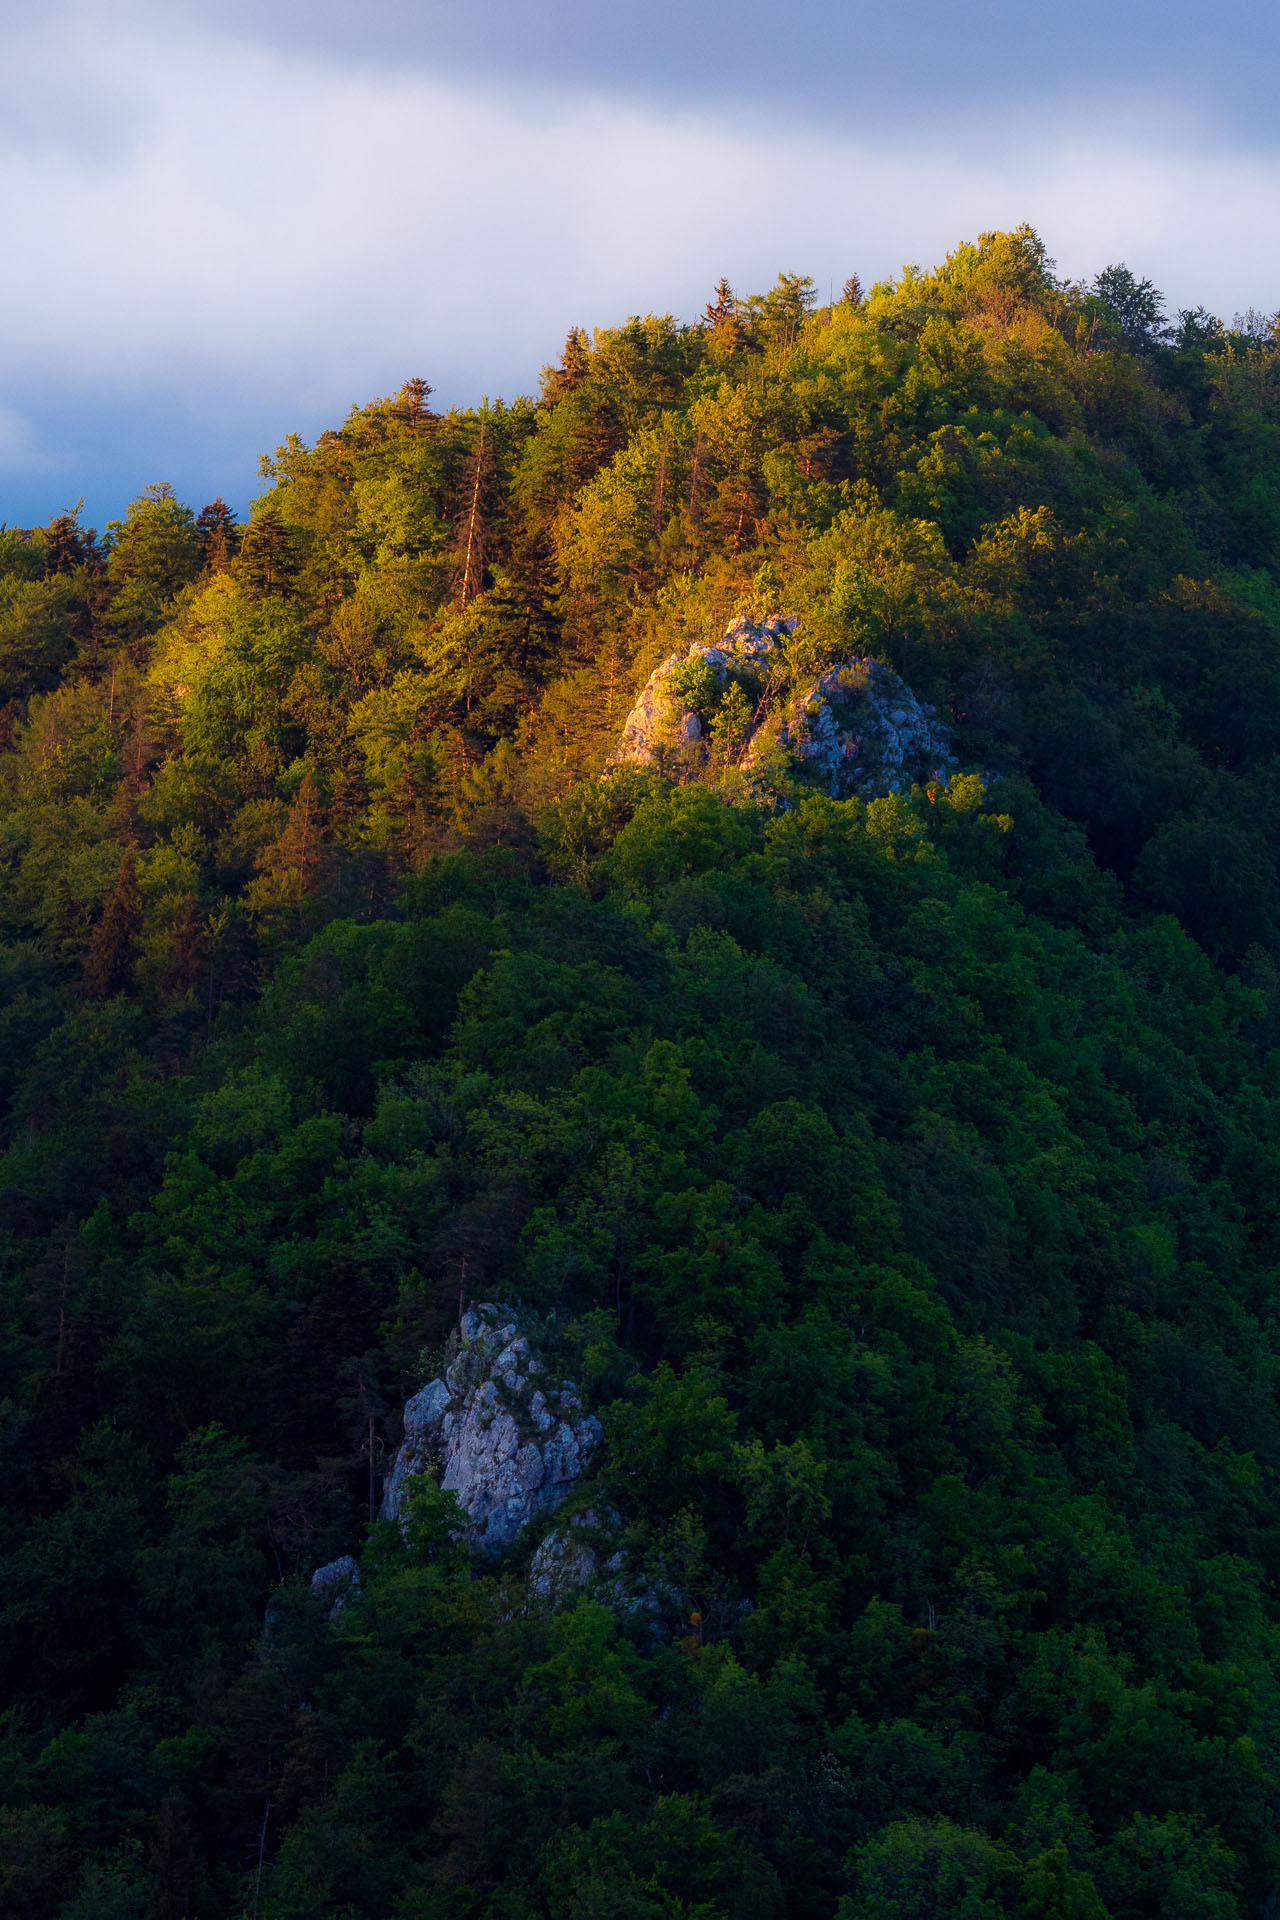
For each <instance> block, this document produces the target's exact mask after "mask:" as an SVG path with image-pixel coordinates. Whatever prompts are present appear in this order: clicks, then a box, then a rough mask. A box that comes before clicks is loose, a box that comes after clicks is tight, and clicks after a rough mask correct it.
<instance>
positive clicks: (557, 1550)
mask: <svg viewBox="0 0 1280 1920" xmlns="http://www.w3.org/2000/svg"><path fill="white" fill-rule="evenodd" d="M618 1524H619V1523H618V1516H617V1514H616V1513H606V1514H604V1515H601V1514H600V1513H597V1512H596V1511H594V1510H589V1511H587V1512H586V1513H575V1514H574V1515H573V1517H572V1519H571V1520H570V1521H569V1522H568V1524H567V1525H566V1526H557V1527H556V1528H555V1529H554V1531H553V1532H551V1533H549V1534H548V1535H547V1536H546V1538H545V1540H542V1541H540V1542H539V1545H538V1548H537V1551H536V1552H535V1554H534V1556H533V1559H532V1560H531V1561H530V1562H529V1592H530V1593H531V1594H532V1595H533V1597H534V1598H535V1599H536V1600H544V1601H546V1602H547V1604H548V1605H549V1606H559V1605H560V1604H562V1603H563V1602H564V1601H565V1600H569V1599H572V1597H573V1595H574V1594H575V1593H577V1592H578V1591H579V1590H580V1589H581V1588H583V1587H585V1586H588V1585H589V1584H590V1583H591V1582H592V1581H593V1580H599V1579H602V1578H607V1577H608V1576H610V1575H612V1576H614V1577H615V1578H616V1577H617V1576H618V1575H619V1574H621V1572H622V1567H623V1556H622V1554H621V1553H607V1552H605V1551H604V1550H603V1549H602V1547H601V1545H600V1543H599V1534H600V1532H601V1531H602V1529H603V1530H606V1531H607V1530H608V1529H609V1528H610V1527H613V1526H617V1525H618ZM591 1536H596V1537H595V1538H592V1537H591Z"/></svg>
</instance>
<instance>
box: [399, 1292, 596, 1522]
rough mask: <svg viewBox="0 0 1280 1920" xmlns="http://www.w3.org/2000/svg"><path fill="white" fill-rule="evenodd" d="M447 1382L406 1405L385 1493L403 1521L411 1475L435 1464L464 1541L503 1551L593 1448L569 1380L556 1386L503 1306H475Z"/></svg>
mask: <svg viewBox="0 0 1280 1920" xmlns="http://www.w3.org/2000/svg"><path fill="white" fill-rule="evenodd" d="M458 1334H459V1346H458V1351H457V1354H456V1356H455V1357H454V1359H453V1360H452V1361H451V1362H450V1364H449V1366H448V1367H447V1369H446V1370H445V1374H444V1378H443V1379H440V1380H431V1381H429V1382H428V1383H427V1385H426V1386H425V1387H423V1389H422V1391H421V1392H420V1393H416V1394H415V1395H414V1396H413V1398H412V1400H410V1401H409V1403H408V1405H407V1406H406V1407H405V1410H404V1444H403V1446H402V1447H401V1448H400V1450H399V1452H398V1454H397V1455H396V1460H395V1464H394V1466H393V1468H392V1471H391V1474H390V1476H389V1477H388V1480H387V1485H386V1490H385V1492H384V1494H383V1499H382V1517H383V1519H384V1520H398V1519H399V1518H400V1515H401V1512H402V1509H403V1506H404V1499H405V1488H406V1484H407V1482H408V1480H409V1479H410V1477H411V1476H412V1475H413V1474H415V1473H421V1472H422V1471H423V1470H424V1469H425V1468H428V1467H434V1468H435V1469H436V1470H437V1471H438V1472H439V1475H440V1484H441V1486H442V1487H444V1488H446V1489H447V1490H448V1491H450V1492H452V1493H456V1494H457V1496H458V1501H459V1504H460V1505H461V1507H462V1510H463V1512H464V1513H465V1514H466V1516H467V1522H468V1524H467V1527H466V1529H465V1533H464V1536H463V1537H464V1538H465V1539H466V1540H467V1542H468V1544H469V1545H471V1546H473V1547H475V1548H476V1549H477V1550H478V1551H479V1552H481V1553H501V1552H503V1551H504V1549H506V1548H507V1547H509V1546H510V1545H511V1543H512V1541H513V1540H514V1539H515V1537H516V1535H517V1534H518V1533H519V1531H520V1529H521V1527H522V1526H523V1525H524V1524H525V1522H526V1521H527V1520H531V1519H532V1518H533V1517H534V1515H535V1514H538V1513H546V1512H548V1511H549V1510H550V1509H552V1508H554V1507H557V1506H559V1504H560V1502H561V1501H562V1500H563V1499H564V1497H565V1495H566V1494H567V1493H568V1491H569V1489H570V1487H571V1486H572V1485H573V1484H574V1482H575V1481H576V1480H577V1479H578V1478H579V1476H580V1475H581V1473H582V1470H583V1468H584V1467H585V1466H586V1463H587V1461H588V1460H589V1459H590V1457H591V1455H592V1453H593V1452H594V1451H595V1449H596V1447H597V1446H599V1444H600V1439H601V1428H600V1422H599V1421H598V1420H597V1419H596V1418H595V1416H594V1414H589V1413H584V1412H583V1408H582V1402H581V1400H580V1399H579V1398H578V1395H577V1393H576V1391H575V1390H574V1386H573V1382H572V1381H571V1380H565V1381H561V1382H559V1383H555V1382H553V1381H551V1380H550V1379H548V1378H547V1376H546V1372H545V1369H544V1367H543V1365H542V1363H541V1361H539V1360H538V1359H537V1358H536V1356H535V1355H534V1354H533V1353H532V1351H531V1350H530V1346H529V1342H528V1339H527V1338H526V1336H525V1335H524V1334H523V1333H522V1332H521V1331H520V1328H519V1325H518V1323H517V1321H516V1318H515V1315H514V1313H513V1312H512V1310H511V1308H510V1307H503V1306H497V1305H485V1306H478V1307H472V1308H471V1309H470V1311H469V1312H467V1313H464V1314H463V1316H462V1320H461V1322H460V1323H459V1328H458Z"/></svg>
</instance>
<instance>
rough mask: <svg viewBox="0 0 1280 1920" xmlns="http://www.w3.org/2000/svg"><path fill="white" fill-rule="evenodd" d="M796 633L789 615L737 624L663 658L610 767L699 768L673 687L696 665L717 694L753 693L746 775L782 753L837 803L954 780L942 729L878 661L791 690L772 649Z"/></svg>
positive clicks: (697, 725) (701, 744) (703, 751)
mask: <svg viewBox="0 0 1280 1920" xmlns="http://www.w3.org/2000/svg"><path fill="white" fill-rule="evenodd" d="M797 625H798V621H797V619H796V617H795V615H793V614H771V615H770V616H769V618H768V619H767V620H764V621H761V622H753V621H750V620H747V619H745V618H739V619H737V620H734V621H733V622H732V623H731V624H730V626H729V627H728V628H727V629H726V631H725V634H724V638H723V639H722V641H721V642H720V644H719V645H718V646H704V645H703V644H701V643H700V642H698V643H695V644H694V645H693V646H692V647H689V648H687V649H686V650H685V651H684V652H683V653H673V654H670V655H669V656H668V657H667V659H665V660H664V661H663V663H662V665H661V666H660V667H658V668H657V669H656V670H655V671H654V672H653V673H652V674H651V675H650V676H649V679H648V681H647V682H646V684H645V687H644V689H643V691H642V692H641V694H640V697H639V699H638V700H637V701H636V704H635V706H634V707H633V708H632V710H631V713H630V714H629V715H628V717H627V721H626V725H625V726H624V727H623V730H622V739H621V741H620V742H619V744H618V748H617V751H616V753H615V754H614V756H613V764H614V765H622V764H624V763H630V764H632V765H639V766H649V765H653V764H655V763H659V762H661V761H662V760H664V759H668V758H673V757H674V758H681V757H683V758H684V759H685V760H686V761H688V760H690V759H692V760H693V761H694V762H695V764H697V763H701V762H704V761H705V760H706V759H707V757H708V748H707V745H706V743H705V741H704V737H703V728H702V722H701V721H700V720H699V718H698V715H697V714H696V713H695V712H694V711H693V709H692V708H691V707H690V706H689V705H688V704H687V703H686V701H685V700H684V699H683V698H682V697H681V694H680V692H679V690H678V684H677V683H678V681H679V678H680V669H681V668H685V667H688V666H689V665H691V664H693V663H702V664H704V665H705V666H706V667H707V668H709V669H710V670H711V673H712V674H713V675H714V676H715V678H716V680H718V682H719V684H720V686H721V688H725V687H727V686H728V684H729V682H730V680H731V679H734V678H736V679H738V680H739V681H740V682H743V683H745V684H746V685H747V686H749V687H751V689H752V693H753V706H754V713H753V718H752V724H751V727H750V730H749V732H748V735H747V738H746V740H745V741H744V743H743V746H742V749H741V753H740V759H739V764H740V765H741V766H742V767H743V768H744V769H745V770H747V771H750V770H752V769H756V768H759V767H761V766H762V765H763V764H764V762H765V761H766V759H767V758H769V757H771V756H772V755H774V754H777V753H779V752H781V753H782V754H784V755H785V756H786V758H787V759H788V760H789V761H790V762H791V763H792V764H793V765H794V766H796V767H797V768H798V769H799V770H801V771H803V772H806V773H807V774H809V775H810V776H811V777H815V778H816V779H817V781H818V783H819V784H820V785H821V786H822V787H823V789H824V790H825V791H826V792H827V793H829V794H831V795H832V797H833V798H835V799H841V800H842V799H848V798H849V797H850V796H851V795H854V794H856V795H858V796H859V797H860V798H862V799H872V798H875V797H876V796H879V795H883V794H889V793H899V792H902V791H904V790H905V789H906V788H908V787H910V786H911V785H912V784H913V783H915V782H917V781H919V782H921V783H923V782H925V781H927V780H930V779H934V778H937V777H939V776H945V775H946V774H948V773H949V772H951V771H952V769H953V768H954V767H955V765H956V760H955V756H954V755H953V753H952V751H951V741H950V735H949V733H948V731H947V728H946V727H945V726H944V725H943V724H942V723H941V722H940V721H939V719H938V716H937V714H936V712H935V710H934V709H933V708H932V707H931V706H929V705H928V704H927V703H926V702H924V701H922V700H917V698H916V696H915V694H914V693H912V691H911V689H910V687H908V686H907V684H906V682H905V681H904V680H902V679H901V678H900V677H899V675H898V674H896V673H894V672H893V671H892V669H891V668H889V667H885V666H881V664H880V663H879V661H877V660H871V659H867V658H865V657H857V658H854V659H850V660H846V661H842V662H840V663H839V664H838V665H837V666H834V667H832V668H830V669H829V670H828V671H827V672H825V673H822V674H819V675H817V676H816V677H815V678H813V679H810V680H809V681H807V682H806V683H804V684H802V685H801V686H799V687H796V686H794V685H792V686H788V684H787V680H786V673H785V662H784V660H783V659H782V657H781V653H780V642H781V641H783V640H785V639H786V638H787V637H788V636H789V635H791V634H792V633H793V632H794V631H795V629H796V627H797Z"/></svg>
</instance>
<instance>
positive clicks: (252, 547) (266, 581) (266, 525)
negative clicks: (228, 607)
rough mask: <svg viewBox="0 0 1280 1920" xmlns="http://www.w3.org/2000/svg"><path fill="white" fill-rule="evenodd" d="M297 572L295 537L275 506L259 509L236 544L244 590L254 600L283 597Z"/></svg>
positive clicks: (296, 541)
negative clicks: (238, 543)
mask: <svg viewBox="0 0 1280 1920" xmlns="http://www.w3.org/2000/svg"><path fill="white" fill-rule="evenodd" d="M297 570H298V537H297V534H296V533H295V532H294V530H293V528H292V527H289V526H286V525H285V522H284V520H283V518H282V517H281V514H280V509H279V508H278V507H274V506H266V507H262V508H261V509H260V510H259V511H258V512H257V513H255V514H254V516H253V518H252V519H251V520H250V522H249V524H248V526H247V527H246V528H245V530H244V533H243V535H242V537H241V541H240V561H239V573H240V578H241V580H242V581H243V582H244V585H245V588H246V590H247V591H248V592H249V593H250V594H252V596H253V597H254V599H258V600H260V599H265V598H267V596H268V595H270V594H287V593H289V592H290V591H291V590H292V586H293V582H294V577H295V575H296V573H297Z"/></svg>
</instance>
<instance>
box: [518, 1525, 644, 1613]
mask: <svg viewBox="0 0 1280 1920" xmlns="http://www.w3.org/2000/svg"><path fill="white" fill-rule="evenodd" d="M621 1533H622V1520H621V1517H620V1516H619V1515H618V1514H617V1513H615V1512H614V1511H613V1509H612V1508H611V1507H601V1508H594V1507H592V1508H588V1509H587V1510H586V1511H585V1512H583V1513H574V1514H571V1515H570V1517H569V1519H568V1520H567V1521H566V1522H564V1523H562V1524H557V1525H556V1526H555V1527H554V1528H553V1529H552V1530H551V1532H550V1533H548V1534H547V1535H546V1537H545V1538H544V1539H543V1540H541V1541H540V1542H539V1543H538V1547H537V1549H536V1551H535V1553H534V1555H533V1558H532V1560H531V1561H530V1562H529V1577H528V1585H529V1594H530V1598H531V1599H534V1600H537V1601H540V1602H541V1603H542V1605H544V1606H548V1607H561V1606H564V1605H566V1604H567V1603H568V1602H569V1601H571V1600H573V1599H574V1597H575V1596H576V1595H577V1594H579V1593H581V1592H582V1590H583V1589H584V1588H585V1587H592V1588H594V1589H595V1591H596V1594H597V1596H598V1597H599V1598H600V1599H601V1600H603V1601H604V1602H605V1603H606V1605H608V1606H610V1607H612V1608H613V1610H614V1612H615V1613H617V1614H619V1615H620V1616H621V1617H622V1618H623V1619H624V1620H627V1621H630V1622H632V1623H633V1624H638V1623H639V1622H641V1621H642V1620H643V1621H644V1622H645V1623H646V1624H647V1626H648V1629H649V1631H651V1632H660V1631H661V1626H662V1622H663V1620H664V1619H669V1620H670V1621H671V1622H673V1623H674V1622H677V1621H678V1620H679V1619H680V1618H681V1613H682V1608H681V1601H680V1596H679V1594H678V1593H676V1592H675V1590H674V1588H671V1587H661V1588H660V1587H656V1586H654V1584H653V1582H652V1581H650V1580H648V1579H646V1578H645V1577H644V1575H643V1574H642V1573H641V1572H639V1571H638V1569H636V1568H635V1567H633V1566H632V1567H629V1566H628V1563H627V1556H626V1554H625V1553H624V1552H623V1551H622V1550H621V1548H620V1547H619V1546H618V1539H619V1537H620V1535H621Z"/></svg>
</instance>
